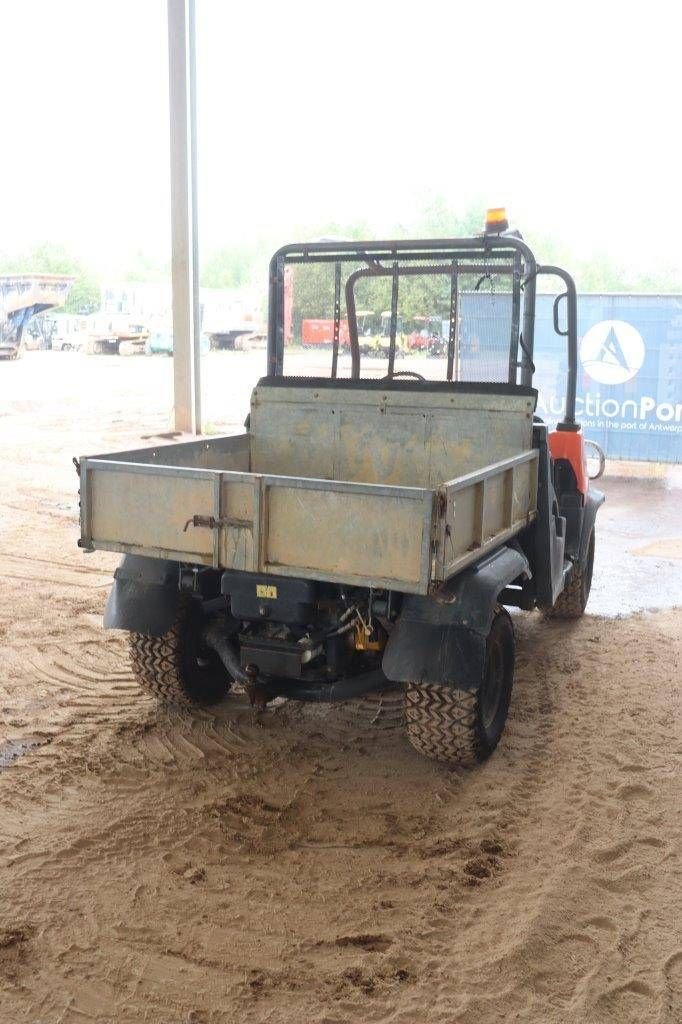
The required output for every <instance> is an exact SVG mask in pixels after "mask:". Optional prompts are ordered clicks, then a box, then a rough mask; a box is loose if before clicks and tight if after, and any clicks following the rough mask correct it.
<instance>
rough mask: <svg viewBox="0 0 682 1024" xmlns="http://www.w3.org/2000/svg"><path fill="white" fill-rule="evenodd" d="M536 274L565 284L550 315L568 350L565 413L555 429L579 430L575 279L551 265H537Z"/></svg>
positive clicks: (555, 329) (556, 331)
mask: <svg viewBox="0 0 682 1024" xmlns="http://www.w3.org/2000/svg"><path fill="white" fill-rule="evenodd" d="M537 273H538V274H544V275H546V276H547V277H559V278H561V280H562V281H563V282H564V284H565V285H566V291H565V292H563V293H562V294H561V295H557V297H556V298H555V300H554V307H553V310H552V316H553V320H554V331H555V333H556V334H559V335H560V336H561V337H565V338H566V339H567V350H568V379H567V381H566V413H565V415H564V419H563V420H562V421H561V423H557V427H556V429H557V430H573V431H577V430H580V424H579V423H576V421H575V394H576V387H577V383H578V296H577V293H576V288H575V281H574V280H573V278H572V277H571V275H570V274H569V273H567V271H565V270H562V268H561V267H554V266H551V265H545V266H538V268H537ZM563 298H565V299H566V330H565V331H562V330H561V328H560V327H559V303H560V302H561V300H562V299H563Z"/></svg>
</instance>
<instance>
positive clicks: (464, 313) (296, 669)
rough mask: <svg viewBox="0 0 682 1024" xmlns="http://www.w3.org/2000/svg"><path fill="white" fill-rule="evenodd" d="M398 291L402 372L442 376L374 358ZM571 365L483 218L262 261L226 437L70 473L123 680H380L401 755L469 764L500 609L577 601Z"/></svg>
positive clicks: (485, 724) (555, 610)
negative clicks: (432, 291)
mask: <svg viewBox="0 0 682 1024" xmlns="http://www.w3.org/2000/svg"><path fill="white" fill-rule="evenodd" d="M311 274H312V275H313V276H312V280H313V283H314V285H315V287H316V288H318V291H319V294H318V295H316V296H315V297H314V299H315V303H314V305H315V308H316V309H317V310H318V311H319V310H320V309H321V306H322V301H321V295H322V292H324V291H325V289H326V290H327V292H328V295H327V298H328V308H329V310H330V313H331V319H332V320H333V323H334V330H333V344H332V347H331V349H330V350H328V351H327V355H326V356H325V358H328V359H329V372H328V375H327V376H326V377H325V376H321V375H319V376H314V377H311V376H303V375H302V369H303V368H305V360H306V359H308V360H310V358H311V356H310V355H309V354H308V355H307V356H306V355H305V354H304V353H302V352H301V351H300V350H299V351H298V352H296V351H289V350H288V349H287V347H286V345H285V337H286V329H285V324H286V323H287V321H288V320H289V321H290V316H291V309H290V308H287V306H288V304H289V303H291V302H292V301H293V303H294V305H295V304H296V302H297V295H298V296H302V298H301V300H300V301H301V308H300V310H299V311H298V313H297V315H306V310H307V309H310V308H311V307H312V304H311V301H310V295H311V291H310V287H308V286H306V285H305V278H306V275H311ZM540 275H554V276H556V277H557V278H559V279H560V281H561V282H562V287H563V291H562V294H561V295H558V296H557V298H556V300H555V303H554V329H555V330H556V331H557V332H558V333H560V334H565V336H566V341H567V374H566V382H567V388H566V407H565V416H564V419H563V421H562V422H561V423H559V424H558V426H557V428H556V430H554V431H552V432H550V431H549V430H548V427H547V426H546V425H545V424H544V423H542V422H541V421H540V420H539V419H538V417H536V416H535V415H534V410H535V405H536V397H537V392H536V391H535V390H534V388H533V386H532V380H533V373H534V369H535V368H534V365H533V329H534V317H535V294H536V284H537V281H538V278H539V277H540ZM420 277H421V278H422V279H423V280H424V281H425V282H426V284H428V285H429V286H433V284H434V281H433V278H434V277H436V278H438V279H439V281H440V284H441V286H442V288H444V289H446V290H447V294H448V295H449V309H450V315H449V332H448V337H447V346H446V347H447V351H446V355H445V357H444V358H443V359H441V360H436V359H431V360H428V363H427V362H426V361H425V363H424V365H423V367H422V368H423V369H424V372H429V374H431V375H433V376H435V375H436V374H440V376H441V379H433V380H427V379H425V377H424V376H423V375H422V374H419V373H414V372H412V371H411V370H409V368H408V369H401V368H400V364H399V358H400V357H399V353H397V352H396V336H397V331H398V324H399V302H400V289H401V286H402V285H404V283H405V282H411V284H410V287H412V288H414V287H416V284H415V281H414V279H415V278H420ZM377 279H383V280H384V282H385V284H386V286H387V290H388V292H390V325H389V337H388V351H387V355H386V361H385V364H384V365H383V366H381V367H380V368H378V369H377V363H378V360H377V359H376V358H372V360H371V361H368V363H367V367H366V368H365V369H364V372H363V357H362V356H361V351H360V337H359V332H358V323H357V320H358V318H357V313H356V308H362V306H361V304H362V305H365V304H366V296H365V294H364V293H363V285H364V284H365V283H366V282H371V283H372V286H373V287H374V288H375V290H376V280H377ZM285 282H286V287H285ZM292 293H293V299H292ZM285 296H286V297H285ZM562 300H563V301H564V302H565V310H564V308H563V305H562ZM306 303H307V305H306ZM562 311H563V316H562ZM562 319H565V327H564V326H563V325H562V323H561V322H560V321H562ZM344 320H345V321H346V322H347V324H348V331H349V340H350V351H349V353H348V354H347V355H345V354H344V353H342V352H340V345H339V342H340V334H341V324H342V322H343V321H344ZM576 361H577V337H576V290H575V286H574V283H573V281H572V279H571V277H570V276H569V275H568V274H567V273H566V272H565V271H563V270H561V269H559V268H557V267H553V266H539V265H538V264H537V262H536V260H535V257H534V256H533V253H532V252H531V250H530V249H529V247H528V246H527V245H526V244H525V242H524V241H523V239H522V238H521V236H520V235H519V234H518V233H515V232H511V231H509V230H508V226H507V223H506V218H505V217H504V215H503V214H501V213H499V212H497V213H491V214H490V217H489V218H488V220H487V222H486V230H485V232H484V233H483V234H482V235H481V236H479V237H473V238H463V239H446V240H432V239H428V240H422V241H409V242H408V241H386V242H326V243H315V244H310V245H288V246H286V247H285V248H283V249H280V250H279V251H278V252H277V253H276V254H275V255H274V256H273V258H272V261H271V264H270V292H269V325H268V352H267V375H266V376H264V377H263V378H262V379H261V380H260V381H259V382H258V383H257V385H256V387H255V388H254V390H253V393H252V396H251V409H250V414H249V417H248V419H247V423H246V430H245V432H244V433H241V434H237V435H236V436H227V437H213V438H203V439H201V440H197V441H191V442H183V443H179V444H170V445H167V446H165V447H159V448H145V449H140V450H136V451H127V452H119V453H117V454H113V455H100V456H94V457H87V458H83V459H81V460H80V464H79V467H80V487H81V531H82V534H81V539H80V541H79V544H80V545H81V547H83V548H85V549H87V550H93V549H101V550H106V551H117V552H122V553H123V554H124V556H125V557H124V558H123V561H122V562H121V565H120V567H119V568H118V569H117V571H116V573H115V581H114V585H113V589H112V591H111V594H110V597H109V600H108V603H107V607H106V612H105V618H104V624H105V627H107V628H118V629H124V630H128V631H129V633H130V653H131V660H132V666H133V670H134V673H135V675H136V677H137V679H138V681H139V683H140V684H141V686H142V687H143V688H145V689H146V690H148V691H149V692H151V693H152V694H154V695H156V696H157V697H159V698H161V699H163V700H168V701H171V702H174V703H178V704H185V705H187V704H194V703H196V704H204V703H211V702H214V701H218V700H219V699H221V698H223V697H224V696H225V695H226V694H227V692H228V691H229V690H230V688H232V687H235V688H239V689H242V690H245V691H246V693H247V694H248V696H249V698H250V699H251V701H252V702H253V703H254V704H255V705H258V706H264V705H265V704H267V702H268V701H270V700H272V699H273V698H275V697H276V696H280V695H284V696H286V697H287V698H290V699H294V700H302V701H338V700H347V699H349V698H353V697H356V696H358V695H360V694H363V693H365V692H367V691H371V690H374V691H381V690H385V689H387V688H391V687H394V686H400V687H404V691H405V701H406V721H407V734H408V737H409V739H410V741H411V742H412V744H413V745H414V747H415V748H416V749H417V750H418V751H420V752H421V753H423V754H425V755H427V756H428V757H431V758H435V759H437V760H439V761H444V762H448V763H458V762H461V763H471V762H474V761H476V760H480V759H482V758H484V757H486V756H487V755H489V754H490V753H491V752H492V750H493V749H494V748H495V746H496V744H497V742H498V740H499V738H500V735H501V733H502V730H503V728H504V723H505V720H506V718H507V712H508V708H509V701H510V696H511V690H512V680H513V674H514V629H513V624H512V619H511V617H510V615H509V613H508V611H507V610H506V607H505V606H515V607H517V608H521V609H526V610H530V609H533V608H539V609H541V610H542V611H543V612H544V613H545V614H546V615H547V616H548V617H550V618H552V617H554V618H576V617H578V616H580V615H582V613H583V611H584V609H585V604H586V602H587V598H588V594H589V591H590V582H591V578H592V565H593V559H594V529H595V517H596V512H597V509H598V507H599V505H600V504H601V502H602V501H603V495H601V494H600V493H599V492H597V491H595V490H593V489H592V488H591V487H590V486H589V481H588V475H587V469H586V461H585V450H584V441H583V436H582V433H581V431H580V428H579V426H578V424H577V423H576V422H575V415H574V412H575V389H576ZM408 366H409V362H408ZM372 374H374V376H372Z"/></svg>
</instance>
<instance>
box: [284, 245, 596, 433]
mask: <svg viewBox="0 0 682 1024" xmlns="http://www.w3.org/2000/svg"><path fill="white" fill-rule="evenodd" d="M303 264H331V265H332V266H333V270H334V283H333V343H332V365H331V376H332V377H336V376H337V372H338V359H339V348H340V334H341V320H342V316H341V310H342V295H343V299H344V303H345V316H346V319H347V322H348V334H349V340H350V357H351V373H350V375H351V378H355V379H357V378H359V377H360V376H361V353H360V345H359V341H358V324H357V308H356V296H355V287H356V285H357V283H358V282H359V281H361V280H363V279H366V278H387V279H390V282H391V320H390V336H389V337H390V341H389V350H388V367H387V377H388V378H391V377H393V375H394V373H395V358H396V335H397V324H398V292H399V287H400V281H401V279H405V278H409V277H411V276H417V275H419V276H430V275H439V276H441V277H444V278H447V279H448V280H449V295H450V303H449V305H450V308H449V332H448V343H447V361H446V372H445V377H446V380H447V381H454V380H457V373H456V355H457V353H456V348H457V344H458V340H457V323H458V313H459V303H460V296H461V288H460V282H461V279H462V278H463V277H465V276H467V275H468V277H469V278H470V279H476V278H478V280H477V283H476V285H475V288H474V290H475V291H476V290H478V289H479V287H480V286H481V284H482V282H483V281H484V280H485V279H489V280H490V281H492V279H493V275H503V276H504V277H505V278H508V280H509V292H510V300H511V308H510V330H509V361H508V374H507V383H509V384H517V383H518V384H522V385H525V386H530V385H531V384H532V380H533V374H534V372H535V366H534V363H533V342H534V333H535V297H536V282H537V278H538V276H540V275H548V276H557V277H559V278H560V279H561V281H562V282H563V284H564V286H565V291H564V292H563V293H562V294H560V295H558V296H557V297H556V298H555V300H554V308H553V321H554V330H555V331H556V333H557V334H560V335H562V336H564V337H566V340H567V357H568V375H567V389H566V392H567V393H566V415H565V419H564V421H563V422H562V423H561V424H559V425H558V427H559V429H565V430H577V429H578V426H577V425H576V423H575V394H576V381H577V357H578V346H577V297H576V289H575V283H574V282H573V279H572V278H571V276H570V275H569V274H568V273H566V271H564V270H562V269H561V268H559V267H555V266H550V265H546V266H543V265H539V264H538V263H537V261H536V259H535V256H534V255H533V252H532V251H531V249H530V248H529V246H528V245H527V244H526V243H525V242H524V241H523V239H522V238H521V237H520V236H519V235H518V233H516V232H503V233H501V234H484V235H481V236H478V237H473V238H453V239H420V240H417V241H398V240H392V241H378V242H314V243H304V244H292V245H286V246H284V247H283V248H281V249H279V250H278V251H277V252H276V253H275V254H274V256H273V257H272V259H271V261H270V279H269V299H268V374H269V375H270V376H282V375H283V374H284V345H285V323H286V310H285V305H286V302H287V280H286V278H287V270H288V269H289V268H294V267H297V266H300V265H303ZM344 270H345V271H346V273H345V280H344ZM564 298H565V299H566V307H567V308H566V326H565V328H562V327H561V326H560V323H559V305H560V302H561V300H562V299H564ZM289 301H290V299H289Z"/></svg>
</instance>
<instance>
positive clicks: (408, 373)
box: [381, 370, 426, 383]
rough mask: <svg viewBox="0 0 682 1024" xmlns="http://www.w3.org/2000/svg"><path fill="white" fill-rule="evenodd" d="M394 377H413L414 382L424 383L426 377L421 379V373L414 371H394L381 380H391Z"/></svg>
mask: <svg viewBox="0 0 682 1024" xmlns="http://www.w3.org/2000/svg"><path fill="white" fill-rule="evenodd" d="M394 377H414V378H415V379H416V380H421V381H424V383H426V377H423V376H422V375H421V373H417V371H416V370H394V371H393V373H387V374H386V376H385V377H382V378H381V379H382V381H383V380H393V378H394Z"/></svg>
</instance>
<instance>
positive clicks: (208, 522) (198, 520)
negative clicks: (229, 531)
mask: <svg viewBox="0 0 682 1024" xmlns="http://www.w3.org/2000/svg"><path fill="white" fill-rule="evenodd" d="M190 526H194V527H203V529H205V530H219V529H220V527H221V526H241V527H246V528H247V529H252V528H253V523H252V522H251V520H250V519H235V518H233V517H231V516H226V517H225V518H222V519H216V517H215V516H192V517H191V519H188V520H187V522H186V523H185V525H184V526H183V528H182V532H183V533H187V531H188V530H189V528H190Z"/></svg>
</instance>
